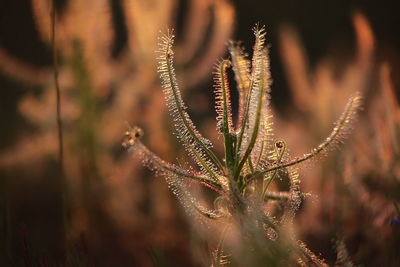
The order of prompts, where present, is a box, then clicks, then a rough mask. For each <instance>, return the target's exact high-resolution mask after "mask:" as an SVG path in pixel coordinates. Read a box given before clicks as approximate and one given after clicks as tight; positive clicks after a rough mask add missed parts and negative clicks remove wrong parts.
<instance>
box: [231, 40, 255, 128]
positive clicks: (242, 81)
mask: <svg viewBox="0 0 400 267" xmlns="http://www.w3.org/2000/svg"><path fill="white" fill-rule="evenodd" d="M229 53H230V55H231V58H232V67H233V71H234V73H235V80H236V84H237V90H238V93H239V111H238V120H237V123H236V129H237V130H240V128H241V127H242V125H243V117H244V112H245V108H246V99H247V95H248V93H249V89H250V65H251V63H250V60H249V59H248V58H247V55H246V54H245V52H244V49H243V48H242V47H241V46H240V44H239V43H235V42H231V43H230V44H229Z"/></svg>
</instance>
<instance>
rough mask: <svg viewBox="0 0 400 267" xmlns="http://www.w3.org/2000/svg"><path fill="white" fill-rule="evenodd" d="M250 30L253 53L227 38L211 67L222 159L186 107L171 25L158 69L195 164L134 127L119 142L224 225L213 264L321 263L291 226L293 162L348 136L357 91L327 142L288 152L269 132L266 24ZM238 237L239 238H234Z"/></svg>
mask: <svg viewBox="0 0 400 267" xmlns="http://www.w3.org/2000/svg"><path fill="white" fill-rule="evenodd" d="M254 34H255V45H254V51H253V57H252V60H251V61H250V60H249V59H248V58H247V55H246V54H245V52H244V50H243V48H242V47H240V45H238V44H237V43H231V45H230V46H229V52H230V56H231V60H228V59H224V60H221V61H220V62H219V63H218V64H217V66H216V68H215V74H214V75H215V76H214V77H215V78H214V80H215V95H216V106H215V108H216V112H217V131H218V132H219V134H220V135H221V137H222V140H223V142H222V143H223V146H224V157H223V160H220V159H219V157H218V156H217V155H216V154H215V153H214V152H213V150H212V147H213V145H212V143H211V142H210V141H209V140H208V139H206V138H204V137H203V136H202V135H201V134H200V132H199V131H198V130H197V129H196V127H195V126H194V124H193V122H192V121H191V119H190V116H189V114H188V113H187V111H186V109H187V107H186V106H185V104H184V103H183V100H182V97H181V92H180V90H179V88H178V83H177V78H176V76H175V71H174V66H173V58H174V52H173V50H172V46H173V41H174V35H173V33H171V32H168V33H167V34H165V35H163V36H162V37H161V38H160V39H161V41H160V43H159V50H158V52H159V57H158V61H159V66H158V72H159V73H160V78H161V81H162V88H163V92H164V95H165V99H166V102H167V106H168V110H169V113H170V115H171V117H172V119H173V122H174V125H175V134H176V135H177V137H178V139H179V141H180V142H181V144H182V145H183V146H184V148H185V150H186V151H187V152H188V155H189V157H190V158H191V159H192V160H193V161H194V162H195V163H196V164H197V165H198V167H199V170H196V169H195V168H193V167H187V166H182V165H180V164H173V163H169V162H166V161H164V160H162V159H161V158H160V157H159V156H157V155H155V154H154V153H153V152H151V151H150V150H149V149H148V148H147V147H146V146H145V145H144V144H143V143H142V142H141V141H140V138H141V137H142V136H143V131H142V130H141V129H140V128H139V127H133V128H130V129H129V130H128V131H127V132H126V139H125V141H124V142H123V146H124V147H125V148H127V149H132V150H133V151H135V152H137V153H138V154H139V155H140V156H141V158H142V159H143V161H144V164H145V165H147V166H148V167H149V168H150V169H152V170H153V171H155V172H156V173H158V174H160V175H162V176H164V177H165V179H166V182H167V183H168V185H169V187H170V189H171V190H172V192H173V193H174V194H175V195H176V196H177V197H178V199H179V200H180V201H181V202H182V204H183V206H184V207H185V209H186V210H187V211H188V213H189V214H191V215H193V216H198V217H199V218H204V220H207V221H215V222H217V223H218V222H219V223H221V224H222V225H223V227H224V230H223V231H222V234H221V237H220V240H219V241H218V243H217V244H218V245H217V246H216V249H215V251H214V253H213V259H212V265H213V266H221V265H224V264H226V263H228V262H229V261H232V262H233V263H235V264H237V265H241V266H266V265H268V266H287V265H290V264H299V265H303V266H324V265H325V263H324V261H323V260H321V259H319V258H318V257H317V256H316V255H315V254H313V253H312V252H311V251H310V250H309V249H308V248H307V247H306V246H305V244H304V243H303V242H301V241H298V240H297V238H296V237H295V234H294V230H293V227H292V220H293V217H294V214H295V212H296V210H297V209H298V207H299V205H300V202H301V199H302V197H303V193H302V192H301V190H300V180H299V176H298V174H297V170H296V166H297V165H298V164H301V163H303V162H306V161H308V160H312V159H314V158H316V157H318V156H320V155H322V154H326V153H327V152H328V151H330V150H332V149H333V148H335V147H336V146H337V145H338V144H339V143H340V142H342V141H343V140H344V139H345V138H346V137H347V135H348V134H349V132H350V130H351V128H352V126H353V124H354V119H355V117H356V115H357V110H358V109H359V107H360V99H361V98H360V96H359V95H358V94H357V93H356V94H355V95H354V96H353V97H351V98H350V99H349V100H348V103H347V105H346V108H345V110H344V111H343V113H342V115H341V116H340V118H339V120H337V122H336V123H335V127H334V128H333V130H332V132H331V134H330V135H329V136H328V137H327V138H326V139H325V141H324V142H322V143H321V144H320V145H318V146H317V147H316V148H314V149H312V150H311V152H310V153H307V154H304V155H302V156H299V157H295V158H290V157H289V153H288V148H287V146H286V143H285V142H284V141H282V140H280V139H275V138H274V135H273V132H272V121H271V119H272V115H271V109H270V105H269V92H270V72H269V59H268V50H267V48H266V47H265V32H264V29H263V28H261V29H260V28H258V27H256V28H255V29H254ZM230 67H232V69H233V71H234V74H235V79H236V83H237V85H238V92H239V108H238V110H239V112H238V113H239V115H238V119H237V122H236V123H234V119H233V117H232V108H231V101H230V89H229V87H230V86H229V81H228V78H227V71H228V69H229V68H230ZM192 183H199V184H202V185H204V186H205V187H207V188H210V189H212V190H213V191H214V192H215V196H214V198H213V205H211V206H210V205H208V206H207V205H205V204H204V203H202V202H203V201H200V200H199V199H198V198H196V197H195V195H194V194H196V192H194V191H193V190H191V184H192ZM273 185H274V186H275V189H274V186H273ZM229 232H236V235H231V236H230V238H231V240H230V241H232V242H225V240H226V239H228V238H229V237H228V234H227V233H229ZM235 238H236V242H234V241H233V240H232V239H235ZM224 244H226V246H224ZM227 255H230V256H229V257H228V256H227Z"/></svg>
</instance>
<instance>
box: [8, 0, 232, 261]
mask: <svg viewBox="0 0 400 267" xmlns="http://www.w3.org/2000/svg"><path fill="white" fill-rule="evenodd" d="M51 2H52V1H45V0H32V8H33V16H34V19H35V22H36V25H37V31H38V33H39V35H40V37H41V39H42V41H43V42H44V43H45V44H48V45H49V47H50V45H51V41H50V36H51V33H50V29H51V20H50V18H51V16H50V11H51V5H50V3H51ZM182 6H185V7H186V10H183V11H181V12H182V14H183V16H182V18H183V19H182V21H179V22H178V21H177V12H178V8H179V7H182ZM234 13H235V12H234V9H233V7H232V5H231V4H230V2H229V1H225V0H216V1H214V0H209V1H203V0H200V1H199V0H191V1H186V2H185V4H183V3H182V1H174V0H170V1H165V0H158V1H146V0H144V1H131V0H125V1H106V0H93V1H79V0H69V1H67V2H66V4H65V5H64V6H63V7H62V8H60V9H59V10H58V12H57V20H56V21H55V23H56V24H55V28H56V37H57V38H56V43H57V48H58V51H57V52H58V54H59V55H60V60H59V81H60V88H61V114H62V122H63V129H62V130H63V134H64V144H65V150H64V161H65V163H64V166H65V173H66V179H67V186H68V192H69V193H68V194H69V196H70V198H69V203H68V205H70V207H71V212H72V214H71V225H70V226H71V228H70V229H69V230H70V234H71V235H72V236H73V237H72V238H75V239H76V238H78V237H79V235H80V233H82V232H84V233H86V234H88V235H90V232H93V231H95V230H94V228H95V227H98V226H99V225H101V224H104V223H105V222H106V221H107V220H111V219H110V217H112V218H113V219H112V220H113V222H112V223H114V224H117V225H118V227H117V228H119V229H120V230H121V231H123V232H124V235H120V237H121V239H120V242H121V243H124V242H126V244H128V243H129V242H132V238H131V236H132V235H136V239H138V238H139V239H140V244H139V242H136V243H137V244H136V245H140V246H143V247H145V248H148V247H150V246H151V244H152V243H157V242H164V240H165V239H168V238H169V237H168V234H157V233H159V232H168V231H164V230H165V227H167V226H168V222H169V221H171V220H170V218H171V216H173V212H166V210H170V211H173V206H172V205H171V202H170V201H168V198H169V196H168V195H167V194H165V193H163V192H165V190H164V188H163V187H162V186H149V185H146V183H147V181H148V180H145V179H141V176H143V175H145V174H143V173H142V172H141V169H140V168H137V166H138V165H140V164H139V162H138V161H135V160H132V158H130V157H126V156H125V155H122V156H121V155H120V153H118V149H120V147H119V145H118V144H119V143H120V132H121V131H122V130H123V128H124V127H125V126H124V123H123V122H124V120H127V118H129V119H134V120H135V121H139V122H141V124H142V125H143V126H144V127H145V128H146V129H148V130H149V132H151V134H149V136H148V142H149V144H150V145H151V146H152V147H154V149H155V150H157V152H158V153H160V154H162V155H163V156H165V157H167V158H168V157H171V156H172V155H171V154H169V151H171V150H172V148H171V145H170V143H169V142H163V140H165V138H166V136H168V131H166V130H165V128H166V127H168V126H166V125H165V124H164V123H163V121H164V115H163V112H157V111H161V110H162V107H163V105H162V101H163V96H162V94H161V93H160V92H159V90H155V89H156V84H157V82H156V80H157V75H156V74H155V73H154V69H155V68H156V61H155V59H154V56H153V55H154V51H155V50H156V45H155V44H156V38H157V36H158V33H159V30H160V29H163V28H165V27H166V26H169V27H170V26H173V25H177V24H178V23H179V24H180V28H181V29H182V32H183V34H182V35H183V36H185V38H183V39H182V40H180V41H179V42H178V48H177V62H178V65H179V68H178V69H179V70H178V73H179V74H180V76H181V77H183V78H184V80H185V83H184V84H185V87H186V88H188V87H193V86H194V85H196V84H198V83H199V82H200V81H201V80H202V79H203V78H205V77H206V75H207V72H208V69H209V67H210V66H212V64H214V59H215V58H216V57H218V56H220V55H221V53H222V52H223V51H224V46H225V42H226V41H227V40H228V39H229V37H230V35H231V33H232V29H233V20H234ZM204 47H207V48H208V49H203V48H204ZM0 70H2V71H3V72H4V73H5V74H6V75H9V76H10V77H12V78H15V79H18V80H21V81H22V82H26V83H29V84H36V85H39V86H40V87H41V90H40V92H39V93H38V92H35V93H34V92H27V93H26V94H25V95H24V96H23V97H22V99H21V100H20V102H19V103H18V110H19V111H20V113H21V114H22V115H23V117H24V119H26V121H27V122H28V123H29V124H30V125H32V126H33V127H32V129H33V131H32V132H30V133H26V134H25V135H24V136H21V137H18V138H17V141H16V143H15V146H12V147H8V149H7V150H3V151H1V152H0V167H1V168H2V169H10V170H15V169H16V168H20V167H21V166H29V167H34V168H35V169H41V168H43V167H45V166H46V162H48V161H47V160H48V159H49V158H50V159H53V158H55V156H56V155H57V149H58V148H57V144H58V142H57V138H58V137H57V131H56V118H55V105H56V97H55V90H54V82H53V74H52V69H51V68H50V67H43V68H37V67H35V66H33V65H31V64H30V63H29V62H23V61H21V60H19V59H18V58H16V57H15V56H13V55H12V54H10V53H9V52H7V51H6V50H5V49H3V48H1V47H0ZM143 103H146V105H145V106H144V105H143ZM22 170H23V169H22ZM132 175H133V176H134V177H136V179H135V181H134V182H132V179H131V177H132ZM106 178H107V179H106ZM133 184H134V186H132V185H133ZM146 188H147V189H146ZM132 190H137V191H135V192H132ZM144 191H148V192H149V194H150V195H152V196H153V197H150V196H149V198H151V199H153V201H152V202H151V203H150V204H149V208H148V211H143V207H141V206H143V203H142V201H145V199H143V197H144V195H143V193H141V192H144ZM168 203H169V204H168ZM108 212H111V214H112V216H108V215H106V214H107V213H108ZM143 212H149V213H151V214H150V215H151V216H154V217H159V218H160V220H157V221H154V223H155V222H157V223H159V222H160V223H159V226H158V227H157V231H156V232H153V231H152V230H148V231H143V228H146V227H153V228H154V227H155V226H154V225H153V226H152V225H151V224H149V222H148V220H149V217H150V216H148V214H147V215H146V214H143ZM96 216H97V217H96ZM105 217H108V219H106V218H105ZM161 219H162V220H161ZM161 225H164V226H163V227H164V229H163V227H162V226H161ZM170 228H173V227H172V226H171V227H170ZM132 229H136V230H133V232H135V231H136V232H137V233H138V234H132V235H127V234H125V233H126V231H131V230H132ZM138 229H140V230H138ZM152 232H153V233H154V235H151V234H149V233H152ZM171 232H172V230H171ZM144 235H147V236H144ZM94 236H95V235H94ZM124 238H126V239H124ZM89 239H90V238H89ZM93 240H96V237H94V238H93ZM121 240H122V241H121ZM95 243H96V242H95ZM97 243H101V242H97ZM126 244H124V246H125V245H126ZM125 247H128V246H125ZM129 247H131V245H129ZM133 249H134V250H135V249H136V247H133ZM135 253H138V254H140V253H142V252H139V251H135ZM142 254H143V253H142ZM140 257H142V256H140ZM144 262H146V260H145V259H144ZM141 264H146V263H143V262H142V263H141Z"/></svg>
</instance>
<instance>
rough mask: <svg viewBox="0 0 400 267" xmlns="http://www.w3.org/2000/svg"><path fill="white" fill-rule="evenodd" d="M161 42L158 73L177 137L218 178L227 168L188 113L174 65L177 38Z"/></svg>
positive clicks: (167, 35)
mask: <svg viewBox="0 0 400 267" xmlns="http://www.w3.org/2000/svg"><path fill="white" fill-rule="evenodd" d="M160 40H161V41H160V43H159V50H158V52H159V54H160V56H159V57H158V60H159V66H158V72H159V73H160V78H161V81H162V87H163V91H164V94H165V99H166V101H167V106H168V109H169V112H170V114H171V116H172V118H173V120H174V124H175V129H176V134H177V136H178V138H179V140H180V141H181V142H182V144H183V145H184V147H185V149H186V150H187V151H188V153H189V155H190V156H191V157H192V158H193V159H194V160H195V162H196V163H197V164H198V165H199V166H200V168H201V170H202V171H203V172H204V173H208V174H209V175H211V176H212V177H213V178H214V179H216V177H217V176H218V173H219V172H221V171H222V169H223V166H222V164H221V163H220V161H219V160H218V158H217V157H216V156H215V154H214V153H213V152H212V151H211V150H210V149H211V147H212V144H211V142H210V141H209V140H207V139H206V138H204V137H203V136H201V134H200V133H199V132H198V131H197V129H196V128H195V126H194V124H193V122H192V121H191V119H190V117H189V114H188V113H187V112H186V106H185V105H184V103H183V100H182V97H181V93H180V90H179V88H178V83H177V80H176V77H175V71H174V66H173V51H172V44H173V41H174V36H173V34H172V33H170V32H168V33H167V34H165V35H162V36H161V38H160Z"/></svg>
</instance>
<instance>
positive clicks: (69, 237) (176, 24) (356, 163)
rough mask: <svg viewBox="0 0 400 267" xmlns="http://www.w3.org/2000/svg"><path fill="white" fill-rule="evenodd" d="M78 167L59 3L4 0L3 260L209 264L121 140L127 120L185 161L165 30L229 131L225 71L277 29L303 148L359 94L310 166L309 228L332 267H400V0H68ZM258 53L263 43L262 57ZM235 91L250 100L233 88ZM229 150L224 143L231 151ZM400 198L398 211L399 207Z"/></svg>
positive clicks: (278, 53) (189, 227)
mask: <svg viewBox="0 0 400 267" xmlns="http://www.w3.org/2000/svg"><path fill="white" fill-rule="evenodd" d="M55 3H56V7H57V23H56V29H57V32H56V37H57V39H56V40H57V53H58V56H59V71H60V85H61V96H62V97H61V100H62V101H61V109H62V121H63V133H64V172H63V174H62V175H61V174H60V171H59V163H58V158H57V155H58V154H57V153H58V143H57V127H56V101H55V88H54V80H53V72H52V56H51V42H50V29H51V24H50V11H51V4H50V1H46V0H32V1H29V0H24V1H23V0H18V1H7V0H6V1H1V2H0V87H1V90H0V129H1V131H0V266H60V264H61V265H62V264H64V265H68V266H152V265H159V266H204V265H207V264H209V262H210V261H209V260H210V259H209V258H208V256H207V252H208V251H211V248H210V247H209V245H208V244H207V240H205V239H206V238H202V236H200V234H199V233H198V232H197V231H196V228H197V227H198V226H197V225H196V223H195V222H194V223H192V221H193V220H195V218H187V216H186V215H185V214H184V212H183V211H182V209H181V208H180V207H179V204H178V203H177V201H176V200H175V199H174V197H173V195H172V194H171V193H170V192H169V191H168V188H167V186H166V184H165V182H164V181H163V180H162V179H160V178H159V177H153V176H152V174H151V173H150V172H149V171H148V170H146V169H145V168H143V167H142V166H141V163H140V161H139V160H138V159H135V158H132V157H130V155H129V154H128V153H125V152H124V151H123V150H122V149H121V146H120V143H121V137H122V136H123V133H124V130H125V128H126V125H125V123H124V122H125V121H128V122H130V123H132V124H138V125H140V126H141V127H143V128H144V130H145V142H146V143H147V144H148V145H149V146H150V147H151V148H152V150H153V151H155V152H157V153H158V154H159V155H162V156H163V157H164V158H166V159H168V160H171V161H174V160H175V159H176V158H181V157H182V151H179V149H178V147H177V146H176V144H177V143H176V141H175V140H174V137H173V136H172V134H171V128H172V127H171V124H170V123H169V118H168V116H167V115H166V112H165V111H166V109H165V105H164V101H163V95H162V92H161V88H160V86H159V81H158V77H157V73H156V60H155V57H156V55H155V53H154V50H155V49H156V44H157V42H158V41H157V37H158V35H159V30H164V31H165V30H166V29H167V28H174V29H175V30H176V34H175V35H176V36H177V44H176V49H175V50H176V65H177V76H178V79H179V81H180V82H181V86H182V88H183V92H184V99H185V100H186V103H187V104H188V106H189V111H190V113H191V115H192V117H193V119H194V121H195V122H197V123H196V124H197V125H200V130H201V131H202V132H204V133H205V135H206V136H208V137H209V138H210V139H213V140H218V139H217V136H216V134H215V131H214V129H215V119H214V118H215V114H214V109H213V104H212V103H213V93H212V92H213V89H212V76H211V74H212V67H213V65H214V63H215V62H216V61H217V60H218V59H219V58H221V57H222V56H224V53H225V51H226V49H225V45H226V43H227V41H228V40H229V39H230V38H232V39H234V40H242V41H243V44H244V45H245V46H246V47H250V46H251V44H252V43H253V40H252V37H253V36H252V34H251V31H250V30H251V28H252V27H253V26H254V24H255V23H257V22H259V23H261V24H265V25H266V29H267V42H268V43H269V44H270V46H271V49H270V51H271V52H270V55H271V72H272V77H273V85H272V105H273V107H274V110H275V120H276V125H275V128H276V129H277V136H278V137H280V138H282V139H284V140H286V142H287V144H288V147H289V148H290V149H291V154H293V155H300V154H301V153H304V152H306V151H308V149H310V148H311V147H314V146H315V144H318V143H319V142H320V141H321V140H322V138H323V137H324V136H326V135H327V133H329V131H330V128H331V125H332V122H333V121H334V120H335V118H337V117H338V114H340V111H341V110H342V108H343V106H344V103H345V101H346V100H347V99H348V97H349V96H350V95H351V94H352V93H353V92H354V91H362V92H363V93H364V95H365V107H364V110H363V112H362V114H361V118H360V121H359V123H358V124H357V125H355V126H354V128H355V131H354V132H355V133H354V136H353V138H351V140H350V141H349V142H346V144H345V145H344V146H343V147H342V148H341V149H340V150H339V151H338V152H335V153H334V155H330V156H329V158H328V159H322V160H319V162H317V163H313V164H312V165H311V166H306V167H305V168H304V169H302V170H301V176H300V177H301V180H302V187H303V191H304V192H309V193H310V194H311V195H312V196H311V197H310V198H308V199H306V200H305V201H304V203H303V205H302V207H301V209H300V211H299V213H298V215H297V219H296V226H297V232H298V234H299V236H300V237H301V238H302V239H303V240H304V241H306V243H307V244H309V246H310V248H311V249H312V250H313V251H314V252H315V253H316V254H317V255H318V254H320V255H321V256H322V257H323V258H326V260H327V262H328V263H330V264H332V263H333V262H334V260H335V255H334V254H335V253H334V243H332V239H334V238H337V237H338V236H340V238H343V240H344V242H345V243H346V245H347V247H348V249H349V254H350V256H351V257H352V258H353V260H354V262H355V263H356V264H362V265H364V266H378V265H382V266H399V265H400V256H399V255H398V251H399V247H400V241H399V240H400V222H399V210H398V209H397V211H396V203H399V201H400V186H399V183H400V165H399V152H400V147H399V142H400V132H399V131H400V128H399V127H400V107H399V104H398V102H399V90H398V88H399V86H400V75H399V73H400V36H399V34H398V25H400V17H399V16H398V14H397V13H398V12H397V10H398V4H397V3H396V1H380V2H377V1H331V2H325V1H289V0H284V1H241V0H240V1H225V0H203V1H201V0H187V1H180V0H175V1H173V0H171V1H163V0H146V1H139V0H136V1H135V0H131V1H130V0H124V1H118V0H108V1H107V0H102V1H100V0H99V1H95V0H87V1H78V0H69V1H68V0H62V1H61V0H60V1H55ZM249 52H250V51H249ZM233 99H235V97H233ZM216 149H217V150H218V147H217V148H216ZM397 205H398V204H397Z"/></svg>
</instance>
